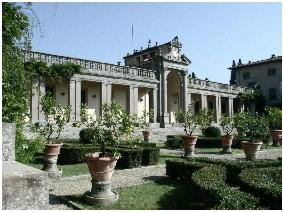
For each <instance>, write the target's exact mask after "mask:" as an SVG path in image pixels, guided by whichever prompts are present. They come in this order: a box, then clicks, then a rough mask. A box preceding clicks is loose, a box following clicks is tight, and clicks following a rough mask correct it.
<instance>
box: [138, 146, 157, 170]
mask: <svg viewBox="0 0 283 212" xmlns="http://www.w3.org/2000/svg"><path fill="white" fill-rule="evenodd" d="M159 153H160V149H159V148H156V147H150V146H148V147H146V146H145V147H143V148H142V165H143V166H148V165H156V164H158V160H159Z"/></svg>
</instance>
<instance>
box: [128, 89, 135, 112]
mask: <svg viewBox="0 0 283 212" xmlns="http://www.w3.org/2000/svg"><path fill="white" fill-rule="evenodd" d="M129 112H130V113H131V114H133V113H134V86H133V85H130V86H129Z"/></svg>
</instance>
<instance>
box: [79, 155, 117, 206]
mask: <svg viewBox="0 0 283 212" xmlns="http://www.w3.org/2000/svg"><path fill="white" fill-rule="evenodd" d="M99 154H100V153H99V152H96V153H89V154H87V155H86V157H85V158H86V163H87V166H88V169H89V171H90V174H91V178H92V179H91V183H92V187H91V191H87V192H86V193H85V194H84V198H85V200H86V201H87V202H88V203H89V204H91V205H97V204H100V205H108V204H112V203H114V202H116V201H117V200H118V199H119V196H118V193H116V192H114V191H112V190H111V178H112V174H113V172H114V168H115V166H116V163H117V158H114V157H112V154H108V153H106V155H105V157H99Z"/></svg>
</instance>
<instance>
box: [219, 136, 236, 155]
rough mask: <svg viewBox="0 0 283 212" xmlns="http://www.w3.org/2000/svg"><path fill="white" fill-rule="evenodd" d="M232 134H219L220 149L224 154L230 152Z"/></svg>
mask: <svg viewBox="0 0 283 212" xmlns="http://www.w3.org/2000/svg"><path fill="white" fill-rule="evenodd" d="M233 137H234V136H233V135H223V136H221V142H222V151H221V153H224V154H230V153H232V149H231V146H232V141H233Z"/></svg>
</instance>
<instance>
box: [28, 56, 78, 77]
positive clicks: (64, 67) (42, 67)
mask: <svg viewBox="0 0 283 212" xmlns="http://www.w3.org/2000/svg"><path fill="white" fill-rule="evenodd" d="M24 67H25V70H26V71H27V72H28V73H29V74H30V75H31V76H32V77H33V78H35V77H37V76H41V77H44V78H51V79H56V80H58V81H62V80H63V79H70V78H71V77H72V76H73V75H74V74H78V73H80V72H81V67H80V65H77V64H74V63H71V62H67V63H63V64H52V65H50V66H48V65H47V64H46V63H44V62H42V61H36V60H34V59H32V60H30V61H28V62H26V63H25V64H24Z"/></svg>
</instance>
